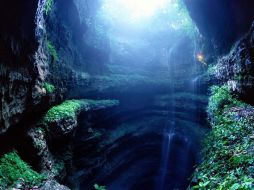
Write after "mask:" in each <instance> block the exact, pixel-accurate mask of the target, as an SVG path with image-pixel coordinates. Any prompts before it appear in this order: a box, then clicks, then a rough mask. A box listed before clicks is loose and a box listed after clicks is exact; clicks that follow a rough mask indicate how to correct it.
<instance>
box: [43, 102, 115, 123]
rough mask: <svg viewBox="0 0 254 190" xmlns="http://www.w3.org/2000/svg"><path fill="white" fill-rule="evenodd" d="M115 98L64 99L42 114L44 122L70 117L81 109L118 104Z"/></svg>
mask: <svg viewBox="0 0 254 190" xmlns="http://www.w3.org/2000/svg"><path fill="white" fill-rule="evenodd" d="M118 104H119V102H118V101H117V100H87V99H83V100H66V101H64V102H63V103H62V104H60V105H57V106H54V107H52V108H51V109H50V110H49V111H48V112H47V113H46V115H45V116H44V119H43V120H44V123H51V122H54V121H57V120H62V119H69V118H70V119H72V118H75V117H76V115H77V114H78V113H79V112H80V111H81V110H82V109H86V110H89V109H100V108H106V107H112V106H115V105H118Z"/></svg>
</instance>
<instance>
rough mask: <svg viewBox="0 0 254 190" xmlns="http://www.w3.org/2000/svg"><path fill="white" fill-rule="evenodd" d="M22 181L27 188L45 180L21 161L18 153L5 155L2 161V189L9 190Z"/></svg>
mask: <svg viewBox="0 0 254 190" xmlns="http://www.w3.org/2000/svg"><path fill="white" fill-rule="evenodd" d="M21 179H22V181H24V183H25V185H26V186H28V187H33V186H35V185H37V186H38V185H40V184H41V183H42V181H43V180H44V179H45V178H44V176H42V175H40V174H39V173H37V172H35V171H34V170H32V168H31V167H30V166H29V165H28V164H27V163H25V162H24V161H23V160H21V158H20V157H19V155H18V154H17V152H16V151H13V152H10V153H7V154H5V155H3V156H2V158H1V159H0V189H1V188H5V189H7V187H11V186H13V185H14V184H15V183H16V182H17V181H19V180H21Z"/></svg>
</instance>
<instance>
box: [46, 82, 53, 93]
mask: <svg viewBox="0 0 254 190" xmlns="http://www.w3.org/2000/svg"><path fill="white" fill-rule="evenodd" d="M43 87H44V88H45V89H46V92H47V93H48V94H52V93H53V92H54V91H55V87H54V85H52V84H50V83H47V82H45V83H44V85H43Z"/></svg>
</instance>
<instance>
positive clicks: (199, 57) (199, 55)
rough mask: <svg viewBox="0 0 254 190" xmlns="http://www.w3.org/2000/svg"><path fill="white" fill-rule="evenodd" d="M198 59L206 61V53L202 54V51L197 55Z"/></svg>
mask: <svg viewBox="0 0 254 190" xmlns="http://www.w3.org/2000/svg"><path fill="white" fill-rule="evenodd" d="M197 60H198V61H199V62H204V61H205V57H204V55H203V54H201V53H199V54H198V55H197Z"/></svg>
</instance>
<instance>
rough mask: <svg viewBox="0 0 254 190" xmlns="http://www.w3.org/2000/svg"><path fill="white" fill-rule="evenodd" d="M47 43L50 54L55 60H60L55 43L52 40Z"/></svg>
mask: <svg viewBox="0 0 254 190" xmlns="http://www.w3.org/2000/svg"><path fill="white" fill-rule="evenodd" d="M46 45H47V49H48V51H49V54H50V55H51V57H52V58H53V61H57V60H58V54H57V51H56V48H55V46H54V45H53V43H52V42H51V41H47V43H46Z"/></svg>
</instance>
